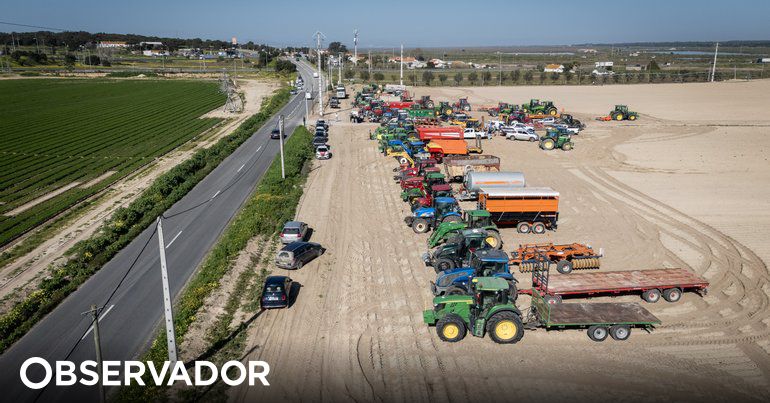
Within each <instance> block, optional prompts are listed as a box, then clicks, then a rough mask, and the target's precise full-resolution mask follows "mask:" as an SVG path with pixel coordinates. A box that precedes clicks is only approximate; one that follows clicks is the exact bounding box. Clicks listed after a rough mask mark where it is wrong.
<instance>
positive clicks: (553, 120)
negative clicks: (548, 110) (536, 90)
mask: <svg viewBox="0 0 770 403" xmlns="http://www.w3.org/2000/svg"><path fill="white" fill-rule="evenodd" d="M537 121H538V122H540V123H542V124H543V125H552V124H554V123H556V118H554V117H552V116H551V117H547V118H543V119H538V120H537Z"/></svg>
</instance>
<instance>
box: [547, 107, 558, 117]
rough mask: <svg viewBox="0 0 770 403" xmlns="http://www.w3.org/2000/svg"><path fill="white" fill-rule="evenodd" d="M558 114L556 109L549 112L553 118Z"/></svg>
mask: <svg viewBox="0 0 770 403" xmlns="http://www.w3.org/2000/svg"><path fill="white" fill-rule="evenodd" d="M556 112H557V111H556V108H551V109H549V110H548V114H549V115H551V116H556Z"/></svg>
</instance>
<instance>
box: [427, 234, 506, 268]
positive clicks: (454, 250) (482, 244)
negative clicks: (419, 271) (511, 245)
mask: <svg viewBox="0 0 770 403" xmlns="http://www.w3.org/2000/svg"><path fill="white" fill-rule="evenodd" d="M487 238H489V235H488V233H487V231H486V230H484V229H482V228H473V229H464V230H461V231H458V232H457V233H455V234H454V235H453V236H452V237H451V238H450V239H449V240H448V241H447V242H446V243H444V244H442V245H440V246H438V247H436V248H434V249H433V251H432V252H426V253H425V254H423V256H422V259H423V261H424V262H425V264H426V265H427V266H431V267H433V269H435V270H436V272H440V271H444V270H449V269H454V268H455V267H464V266H467V265H468V264H469V262H470V259H471V255H472V254H473V252H474V251H476V250H481V249H493V248H491V247H490V245H489V244H487ZM494 250H498V249H494ZM503 253H505V252H503ZM507 256H508V255H506V257H507ZM506 264H507V261H506Z"/></svg>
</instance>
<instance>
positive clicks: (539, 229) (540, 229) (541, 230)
mask: <svg viewBox="0 0 770 403" xmlns="http://www.w3.org/2000/svg"><path fill="white" fill-rule="evenodd" d="M531 231H532V233H533V234H538V235H541V234H545V224H543V223H541V222H536V223H533V224H532V230H531Z"/></svg>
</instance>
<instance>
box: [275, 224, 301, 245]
mask: <svg viewBox="0 0 770 403" xmlns="http://www.w3.org/2000/svg"><path fill="white" fill-rule="evenodd" d="M306 236H307V224H305V223H303V222H302V221H289V222H287V223H286V224H284V225H283V229H282V230H281V234H280V235H278V237H279V238H281V243H284V244H287V243H292V242H297V241H304V240H305V237H306Z"/></svg>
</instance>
